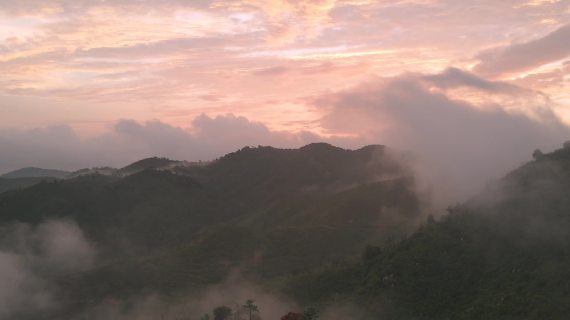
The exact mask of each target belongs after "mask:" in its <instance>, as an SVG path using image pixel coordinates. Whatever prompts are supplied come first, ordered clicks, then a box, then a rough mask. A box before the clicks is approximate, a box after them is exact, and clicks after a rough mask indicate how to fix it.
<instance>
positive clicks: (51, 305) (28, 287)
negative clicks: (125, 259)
mask: <svg viewBox="0 0 570 320" xmlns="http://www.w3.org/2000/svg"><path fill="white" fill-rule="evenodd" d="M94 258H95V250H94V248H93V247H92V245H91V244H90V243H89V242H88V241H87V240H86V239H85V237H84V236H83V233H82V232H81V230H80V229H79V227H78V226H77V225H76V224H75V223H73V222H71V221H67V220H50V221H47V222H45V223H42V224H40V225H39V226H36V227H32V226H30V225H27V224H12V225H8V226H3V227H2V236H1V238H0V283H2V285H1V286H0V319H22V318H26V319H27V317H38V316H39V315H40V314H42V313H44V312H50V311H52V310H54V309H55V308H57V307H58V303H57V299H56V292H55V286H54V279H55V277H58V276H61V275H64V274H67V273H70V272H80V271H85V270H87V269H88V268H89V267H91V265H92V263H93V261H94Z"/></svg>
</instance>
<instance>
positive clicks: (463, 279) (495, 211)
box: [281, 148, 570, 320]
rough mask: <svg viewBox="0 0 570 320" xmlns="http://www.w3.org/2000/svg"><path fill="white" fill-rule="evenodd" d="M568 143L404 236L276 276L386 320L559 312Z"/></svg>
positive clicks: (568, 216) (569, 224) (551, 315)
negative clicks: (301, 271)
mask: <svg viewBox="0 0 570 320" xmlns="http://www.w3.org/2000/svg"><path fill="white" fill-rule="evenodd" d="M569 194H570V148H565V149H560V150H557V151H555V152H553V153H551V154H546V155H543V156H541V157H537V160H535V161H532V162H529V163H528V164H526V165H524V166H522V167H521V168H519V169H517V170H514V171H513V172H511V173H510V174H509V175H507V176H506V177H505V178H504V179H503V180H501V181H500V182H499V183H497V184H496V185H494V186H491V187H489V189H488V190H486V191H485V192H483V193H481V194H480V195H478V196H477V197H474V198H473V199H471V200H470V201H468V202H467V203H465V204H463V205H460V206H457V207H453V208H450V209H449V212H448V213H447V214H446V215H444V216H443V217H442V218H441V219H440V220H439V221H437V222H433V221H432V220H430V223H428V224H426V225H424V226H423V227H422V228H421V229H420V230H419V231H417V232H416V233H414V234H413V235H411V236H410V237H408V238H407V239H405V240H404V241H402V242H399V243H395V244H392V245H385V246H381V247H369V248H368V249H367V250H366V252H365V253H364V254H363V256H362V258H360V259H359V260H356V261H352V262H351V261H347V262H344V263H337V264H334V265H329V266H327V267H322V268H320V269H316V270H313V271H311V272H307V273H304V274H302V275H297V276H294V277H289V278H287V279H284V280H283V282H282V283H281V285H282V286H283V287H284V288H286V289H285V290H286V291H288V292H289V294H290V295H292V296H293V297H295V298H296V299H298V300H299V301H301V302H302V303H305V304H314V303H317V304H324V305H335V304H339V303H349V304H350V303H352V304H355V305H358V306H359V308H361V309H366V310H367V311H368V312H369V314H371V315H372V316H373V317H376V318H377V317H384V318H387V319H434V320H435V319H437V320H441V319H566V318H567V314H568V312H569V311H570V307H569V306H570V280H569V279H570V241H569V240H570V197H569V196H568V195H569Z"/></svg>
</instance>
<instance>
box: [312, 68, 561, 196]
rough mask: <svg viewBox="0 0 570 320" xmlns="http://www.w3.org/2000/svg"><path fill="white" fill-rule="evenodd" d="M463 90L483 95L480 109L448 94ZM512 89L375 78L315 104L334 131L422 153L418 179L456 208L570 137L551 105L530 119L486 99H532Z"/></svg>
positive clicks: (462, 81) (463, 81)
mask: <svg viewBox="0 0 570 320" xmlns="http://www.w3.org/2000/svg"><path fill="white" fill-rule="evenodd" d="M458 87H462V88H464V87H468V88H470V89H478V91H479V93H480V95H479V98H480V99H483V102H481V101H479V102H478V104H477V105H475V103H474V102H471V101H468V100H462V99H461V97H457V96H454V97H453V98H452V97H451V96H450V95H449V93H448V92H447V91H446V90H445V89H447V88H458ZM515 88H516V87H514V86H511V85H507V84H503V83H499V82H489V81H487V80H483V79H480V78H477V77H475V76H473V75H471V74H467V73H465V72H461V71H459V70H451V71H449V70H448V71H445V72H444V73H442V74H438V75H427V76H426V75H422V74H406V75H402V76H399V77H395V78H387V79H386V78H377V79H374V80H372V81H369V82H366V83H363V84H361V85H359V86H356V87H353V88H352V89H349V90H346V91H343V92H338V93H333V94H328V95H324V96H322V97H320V98H319V99H317V100H316V101H315V102H314V104H315V106H316V107H317V108H319V109H321V110H322V111H323V112H324V113H325V116H324V117H323V118H322V119H321V124H322V126H323V127H324V128H327V129H328V130H330V131H331V132H344V133H347V134H356V135H359V136H361V137H368V139H369V140H375V141H380V142H381V143H383V144H386V145H388V146H391V147H394V148H399V149H405V150H409V151H411V152H413V153H415V154H417V155H418V156H419V159H420V161H419V164H420V165H418V168H421V170H420V171H419V172H418V174H419V175H420V176H422V177H425V178H426V180H427V181H429V183H430V184H431V187H432V189H433V190H436V191H437V193H439V196H440V198H441V199H442V200H443V201H452V200H455V201H457V199H460V198H463V197H465V196H468V195H471V194H473V193H474V192H476V191H477V190H478V189H479V188H481V187H482V186H483V185H484V184H485V183H486V182H487V181H488V180H489V179H493V178H500V177H501V175H504V174H505V173H506V172H508V171H509V170H511V169H514V168H515V167H516V166H518V165H520V164H521V163H523V162H525V161H528V160H530V158H531V156H530V155H531V153H532V151H533V150H534V149H535V148H543V149H545V150H552V149H555V148H557V147H558V146H560V145H561V143H562V142H563V141H565V140H567V139H568V137H570V130H569V128H568V127H567V126H566V125H564V124H563V123H562V122H561V121H560V120H559V119H558V118H557V116H556V115H555V114H554V113H553V112H552V111H550V110H551V109H550V108H549V106H547V105H543V106H540V105H537V106H535V108H534V109H533V110H532V113H530V114H529V113H528V112H526V110H523V111H521V110H506V108H504V107H503V106H501V105H497V104H496V100H493V99H491V98H489V99H490V100H485V99H487V98H488V96H489V95H490V92H492V91H496V92H499V93H500V94H501V95H504V94H508V97H507V98H508V99H507V100H509V99H512V100H516V99H520V95H521V94H524V95H526V94H528V93H527V92H525V93H519V91H518V90H515Z"/></svg>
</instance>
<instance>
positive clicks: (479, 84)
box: [423, 68, 528, 95]
mask: <svg viewBox="0 0 570 320" xmlns="http://www.w3.org/2000/svg"><path fill="white" fill-rule="evenodd" d="M423 79H424V80H425V81H428V82H431V83H432V84H434V85H435V86H437V87H439V88H441V89H453V88H459V87H469V88H474V89H477V90H480V91H485V92H490V93H501V94H510V95H512V94H520V93H524V92H526V91H528V90H527V89H524V88H521V87H518V86H515V85H513V84H510V83H507V82H502V81H489V80H487V79H484V78H481V77H478V76H476V75H474V74H472V73H469V72H466V71H463V70H461V69H458V68H448V69H446V70H445V71H443V72H441V73H439V74H434V75H427V76H424V77H423Z"/></svg>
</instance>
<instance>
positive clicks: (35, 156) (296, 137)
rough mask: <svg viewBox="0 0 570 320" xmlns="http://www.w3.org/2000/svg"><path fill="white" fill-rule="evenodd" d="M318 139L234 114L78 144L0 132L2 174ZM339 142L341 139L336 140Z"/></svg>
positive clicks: (32, 133)
mask: <svg viewBox="0 0 570 320" xmlns="http://www.w3.org/2000/svg"><path fill="white" fill-rule="evenodd" d="M318 140H321V137H319V136H318V135H316V134H313V133H310V132H299V133H288V132H281V131H275V130H271V129H269V128H268V127H267V126H266V125H264V124H263V123H260V122H255V121H250V120H248V119H247V118H244V117H240V116H235V115H233V114H227V115H218V116H215V117H210V116H207V115H201V116H198V117H196V118H195V119H194V120H193V121H192V122H191V123H190V125H189V126H188V127H187V128H182V127H176V126H172V125H169V124H167V123H164V122H161V121H158V120H151V121H146V122H138V121H135V120H132V119H123V120H119V121H118V122H117V123H116V124H115V125H114V126H113V128H112V130H111V131H110V132H107V133H105V134H102V135H100V136H97V137H94V138H90V139H87V140H82V139H80V138H78V136H77V135H76V134H75V132H74V131H73V129H72V128H70V127H69V126H52V127H46V128H37V129H32V130H15V129H0V149H1V150H2V154H0V172H6V171H9V170H14V169H17V168H21V167H26V166H39V167H49V168H61V169H68V170H74V169H80V168H84V167H92V166H109V165H111V166H123V165H126V164H128V163H130V162H133V161H136V160H139V159H142V158H144V157H150V156H165V157H170V158H174V159H180V160H211V159H214V158H216V157H220V156H222V155H224V154H226V153H229V152H233V151H235V150H237V149H240V148H243V147H244V146H257V145H272V146H276V147H300V146H302V145H305V144H307V143H310V142H314V141H318ZM337 141H342V140H337Z"/></svg>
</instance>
